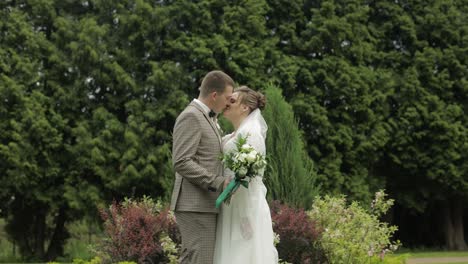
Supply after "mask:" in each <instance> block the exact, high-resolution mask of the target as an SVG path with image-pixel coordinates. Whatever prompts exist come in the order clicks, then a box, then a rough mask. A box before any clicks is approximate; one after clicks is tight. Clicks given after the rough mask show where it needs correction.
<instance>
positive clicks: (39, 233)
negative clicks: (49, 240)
mask: <svg viewBox="0 0 468 264" xmlns="http://www.w3.org/2000/svg"><path fill="white" fill-rule="evenodd" d="M37 212H38V213H37V214H36V216H35V217H34V218H35V221H34V234H33V237H34V241H33V245H34V253H33V255H34V256H35V257H36V258H38V259H43V258H44V254H45V252H44V241H45V237H46V234H45V232H46V230H45V229H46V213H45V210H44V209H42V208H41V209H39V210H38V211H37Z"/></svg>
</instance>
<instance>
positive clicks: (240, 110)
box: [223, 92, 249, 121]
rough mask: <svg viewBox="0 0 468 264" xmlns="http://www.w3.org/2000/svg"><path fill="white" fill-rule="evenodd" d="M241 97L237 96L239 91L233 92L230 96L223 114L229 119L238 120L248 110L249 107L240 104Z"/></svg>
mask: <svg viewBox="0 0 468 264" xmlns="http://www.w3.org/2000/svg"><path fill="white" fill-rule="evenodd" d="M240 99H241V98H239V93H238V92H236V93H233V94H232V96H231V99H230V100H231V101H230V105H229V106H228V107H227V108H226V110H224V112H223V116H224V117H226V118H227V119H228V120H230V121H235V120H239V119H240V118H241V116H243V115H245V113H246V112H247V111H248V110H249V108H248V107H247V106H246V105H244V104H241V102H240V101H241V100H240Z"/></svg>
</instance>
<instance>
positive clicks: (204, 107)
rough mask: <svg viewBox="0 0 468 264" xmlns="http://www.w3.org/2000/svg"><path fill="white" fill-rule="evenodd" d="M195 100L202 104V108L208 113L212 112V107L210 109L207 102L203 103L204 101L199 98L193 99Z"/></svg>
mask: <svg viewBox="0 0 468 264" xmlns="http://www.w3.org/2000/svg"><path fill="white" fill-rule="evenodd" d="M193 101H194V102H195V103H197V104H198V105H200V106H201V108H202V109H203V111H205V113H206V114H208V115H209V114H210V111H211V109H210V108H209V107H208V106H207V105H206V104H205V103H203V102H202V101H200V100H198V99H197V98H195V99H193Z"/></svg>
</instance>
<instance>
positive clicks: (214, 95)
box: [210, 92, 218, 99]
mask: <svg viewBox="0 0 468 264" xmlns="http://www.w3.org/2000/svg"><path fill="white" fill-rule="evenodd" d="M216 96H218V93H217V92H212V93H211V95H210V97H211V99H216Z"/></svg>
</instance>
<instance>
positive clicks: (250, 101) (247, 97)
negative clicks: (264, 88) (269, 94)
mask: <svg viewBox="0 0 468 264" xmlns="http://www.w3.org/2000/svg"><path fill="white" fill-rule="evenodd" d="M234 92H238V93H239V98H240V103H241V104H244V105H246V106H248V107H249V108H250V109H251V111H253V110H255V109H257V108H259V109H260V110H263V108H265V104H266V98H265V95H263V94H262V93H260V92H256V91H254V90H252V89H250V88H249V87H247V86H245V85H244V86H240V87H238V88H236V89H235V90H234Z"/></svg>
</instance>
